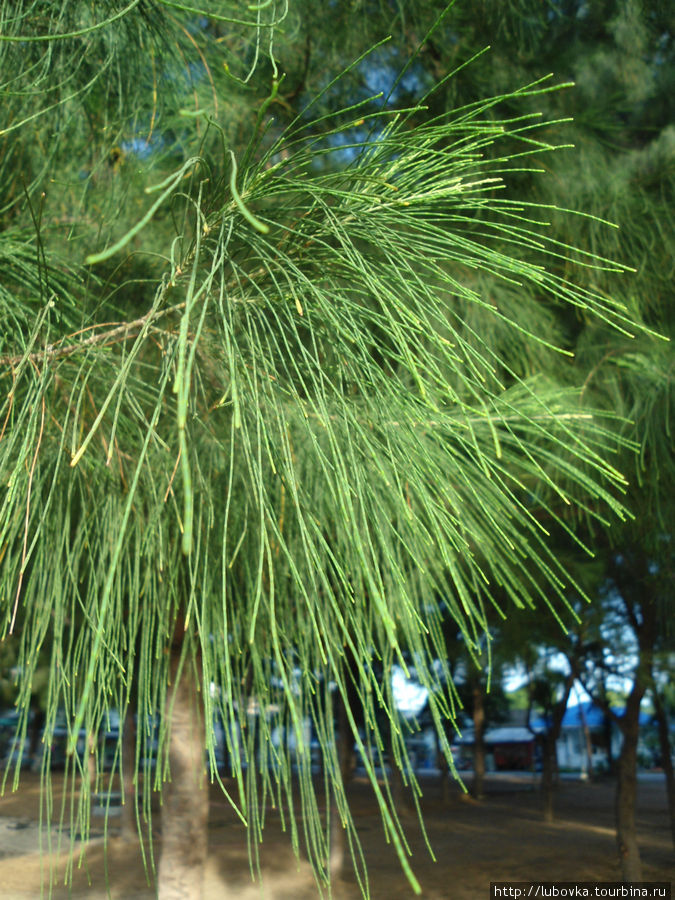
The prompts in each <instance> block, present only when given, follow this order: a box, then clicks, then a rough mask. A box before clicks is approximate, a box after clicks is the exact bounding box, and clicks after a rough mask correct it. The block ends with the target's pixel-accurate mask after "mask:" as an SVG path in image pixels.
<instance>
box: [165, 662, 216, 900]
mask: <svg viewBox="0 0 675 900" xmlns="http://www.w3.org/2000/svg"><path fill="white" fill-rule="evenodd" d="M179 659H180V647H179V646H176V645H174V646H173V647H172V650H171V687H170V690H169V694H168V697H167V706H168V707H169V709H170V717H171V718H170V723H169V727H170V737H169V765H170V770H171V781H170V782H169V783H168V784H166V785H165V786H164V790H163V795H162V855H161V859H160V863H159V872H158V879H157V890H158V897H159V900H201V898H202V894H203V881H204V868H205V864H206V855H207V842H208V783H207V779H206V775H205V772H204V727H203V716H202V713H201V703H200V697H199V694H198V691H197V685H196V682H195V680H194V676H193V671H192V669H191V667H189V666H185V667H184V669H183V671H182V673H181V675H180V680H178V681H177V674H178V662H179ZM169 709H168V710H167V714H168V712H169Z"/></svg>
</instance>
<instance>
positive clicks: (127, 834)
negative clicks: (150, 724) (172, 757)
mask: <svg viewBox="0 0 675 900" xmlns="http://www.w3.org/2000/svg"><path fill="white" fill-rule="evenodd" d="M122 781H123V784H122V799H123V801H124V802H123V804H122V809H121V812H120V837H121V838H123V840H126V841H131V840H133V839H134V838H135V837H137V833H138V831H137V828H136V797H137V792H138V789H137V785H136V723H135V721H134V715H133V711H132V707H131V706H129V707H128V708H127V713H126V715H125V717H124V722H123V724H122Z"/></svg>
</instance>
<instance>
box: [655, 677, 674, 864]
mask: <svg viewBox="0 0 675 900" xmlns="http://www.w3.org/2000/svg"><path fill="white" fill-rule="evenodd" d="M652 693H653V696H654V711H655V713H656V721H657V723H658V727H659V744H660V747H661V765H662V767H663V773H664V775H665V776H666V789H667V795H668V811H669V813H670V834H671V837H672V840H673V847H675V775H674V773H673V760H672V757H671V755H670V734H669V733H668V717H667V716H666V711H665V709H664V708H663V702H662V700H661V697H660V696H659V694H658V693H657V691H656V688H654V690H653V692H652Z"/></svg>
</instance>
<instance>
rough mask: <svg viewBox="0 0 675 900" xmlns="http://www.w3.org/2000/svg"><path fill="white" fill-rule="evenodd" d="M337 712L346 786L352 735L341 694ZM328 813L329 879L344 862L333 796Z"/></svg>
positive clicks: (342, 833)
mask: <svg viewBox="0 0 675 900" xmlns="http://www.w3.org/2000/svg"><path fill="white" fill-rule="evenodd" d="M337 703H338V713H337V726H338V734H337V751H338V763H339V765H340V777H341V778H342V784H343V785H344V786H345V787H346V785H347V783H348V782H349V781H351V778H352V773H353V756H354V751H353V747H352V745H353V742H354V736H353V735H352V730H351V728H350V727H349V720H348V717H347V708H346V706H345V701H344V698H343V697H342V696H338V700H337ZM328 815H329V816H330V854H329V860H328V867H329V870H330V877H331V881H334V880H335V879H337V878H341V877H342V876H343V874H344V862H345V830H344V828H343V827H342V822H341V821H340V813H339V812H338V808H337V801H336V800H335V798H333V804H332V806H330V807H329V810H328Z"/></svg>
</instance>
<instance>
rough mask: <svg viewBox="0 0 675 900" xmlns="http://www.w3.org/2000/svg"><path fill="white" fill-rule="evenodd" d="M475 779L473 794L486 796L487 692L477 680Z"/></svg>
mask: <svg viewBox="0 0 675 900" xmlns="http://www.w3.org/2000/svg"><path fill="white" fill-rule="evenodd" d="M472 694H473V781H472V782H471V795H472V796H473V797H475V799H476V800H482V799H483V797H484V796H485V692H484V688H483V685H482V684H481V683H480V682H479V681H477V682H475V683H474V685H473V691H472Z"/></svg>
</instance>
